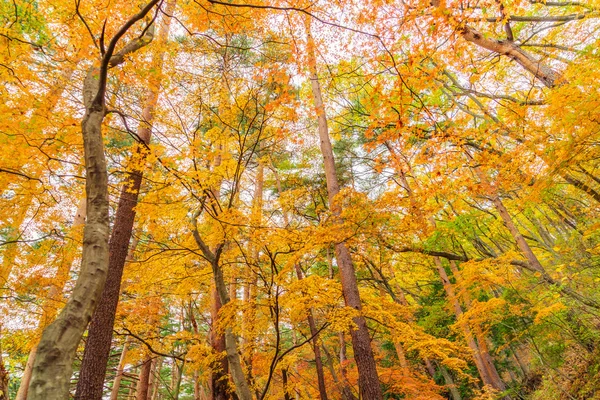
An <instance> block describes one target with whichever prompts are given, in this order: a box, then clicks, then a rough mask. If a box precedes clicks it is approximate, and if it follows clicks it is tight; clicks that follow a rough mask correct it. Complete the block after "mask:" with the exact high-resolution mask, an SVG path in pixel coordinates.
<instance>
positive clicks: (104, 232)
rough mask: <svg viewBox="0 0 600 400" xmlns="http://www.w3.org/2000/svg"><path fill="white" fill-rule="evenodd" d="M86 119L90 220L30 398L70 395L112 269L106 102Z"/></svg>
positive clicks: (91, 83)
mask: <svg viewBox="0 0 600 400" xmlns="http://www.w3.org/2000/svg"><path fill="white" fill-rule="evenodd" d="M98 73H99V72H98V69H97V68H92V69H91V70H90V71H89V72H88V76H87V77H86V82H85V84H84V90H88V91H91V92H93V93H97V92H98V90H99V87H98V79H97V74H98ZM86 108H87V110H86V114H85V116H84V118H83V122H82V132H83V139H84V154H85V166H86V199H87V210H88V216H87V222H86V224H85V229H84V234H83V255H82V261H81V271H80V274H79V278H78V279H77V283H76V284H75V288H74V290H73V294H72V295H71V298H70V299H69V301H68V302H67V304H66V305H65V307H64V309H63V310H62V312H61V313H60V315H59V316H58V318H57V319H56V321H54V322H53V323H52V324H50V325H49V326H48V327H47V328H46V329H45V330H44V333H43V335H42V338H41V340H40V344H39V346H38V353H37V356H36V359H35V363H34V367H33V376H32V379H31V384H30V388H29V398H30V399H33V400H37V399H40V400H42V399H49V398H50V399H62V398H67V397H68V393H69V383H70V379H71V372H72V365H71V364H72V362H73V358H74V357H75V352H76V350H77V345H78V344H79V340H80V339H81V336H82V334H83V332H84V330H85V328H86V326H87V324H88V322H89V320H90V319H91V316H92V313H93V312H94V310H95V308H96V304H97V301H98V300H99V298H100V295H101V293H102V289H103V287H104V282H105V279H106V270H107V268H108V230H109V227H108V174H107V170H106V159H105V158H104V144H103V142H102V132H101V126H102V120H103V119H104V114H105V110H104V104H103V102H100V103H96V102H94V103H88V104H86Z"/></svg>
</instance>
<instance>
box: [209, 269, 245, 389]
mask: <svg viewBox="0 0 600 400" xmlns="http://www.w3.org/2000/svg"><path fill="white" fill-rule="evenodd" d="M212 267H213V274H214V277H215V286H216V289H217V293H218V294H219V298H220V300H221V304H222V305H223V306H224V305H226V304H228V303H229V293H228V291H227V285H226V284H225V280H224V278H223V271H222V270H221V267H220V266H219V265H218V264H217V263H216V262H213V263H212ZM237 347H238V346H237V340H236V338H235V335H234V334H233V331H232V330H231V328H229V327H227V328H225V350H226V352H227V360H228V362H229V368H230V371H231V377H232V378H233V382H234V384H235V388H236V392H237V395H238V397H239V398H240V400H252V394H251V393H250V387H249V386H248V382H247V380H246V377H245V375H244V371H243V369H242V363H241V360H240V355H239V353H238V351H237Z"/></svg>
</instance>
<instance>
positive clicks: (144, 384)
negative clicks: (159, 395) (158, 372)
mask: <svg viewBox="0 0 600 400" xmlns="http://www.w3.org/2000/svg"><path fill="white" fill-rule="evenodd" d="M151 372H152V357H151V356H148V357H147V358H146V359H145V360H144V363H143V364H142V369H141V370H140V376H139V380H138V383H137V388H136V395H135V400H148V389H149V387H150V373H151Z"/></svg>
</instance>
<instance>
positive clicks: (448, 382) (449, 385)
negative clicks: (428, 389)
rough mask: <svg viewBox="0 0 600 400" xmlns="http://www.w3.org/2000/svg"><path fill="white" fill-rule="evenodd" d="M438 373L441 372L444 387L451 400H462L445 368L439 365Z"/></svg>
mask: <svg viewBox="0 0 600 400" xmlns="http://www.w3.org/2000/svg"><path fill="white" fill-rule="evenodd" d="M440 371H441V372H442V376H443V377H444V381H445V382H446V387H447V388H448V390H449V391H450V396H452V400H462V396H461V395H460V392H459V391H458V389H457V388H456V385H455V384H454V380H453V379H452V376H451V375H450V373H449V372H448V370H447V369H446V367H444V366H443V365H440Z"/></svg>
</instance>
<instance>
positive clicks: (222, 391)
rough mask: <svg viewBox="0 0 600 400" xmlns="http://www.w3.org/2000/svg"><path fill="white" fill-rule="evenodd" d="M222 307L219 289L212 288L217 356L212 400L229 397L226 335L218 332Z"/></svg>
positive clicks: (222, 399) (214, 350)
mask: <svg viewBox="0 0 600 400" xmlns="http://www.w3.org/2000/svg"><path fill="white" fill-rule="evenodd" d="M220 309H221V299H220V298H219V294H218V293H217V289H216V288H213V289H212V307H211V312H210V313H211V317H212V323H211V331H210V342H211V346H212V348H213V352H214V353H215V355H216V356H217V360H215V362H214V364H213V365H212V372H211V377H210V390H211V396H212V397H211V398H212V400H227V398H228V390H227V389H228V384H227V383H228V379H227V376H228V372H229V371H228V370H229V368H228V364H227V358H226V357H223V352H225V351H226V349H225V335H224V334H223V333H222V332H218V330H217V324H218V321H219V310H220Z"/></svg>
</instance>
